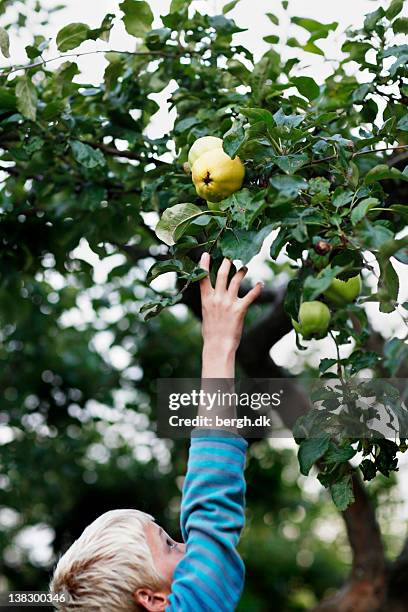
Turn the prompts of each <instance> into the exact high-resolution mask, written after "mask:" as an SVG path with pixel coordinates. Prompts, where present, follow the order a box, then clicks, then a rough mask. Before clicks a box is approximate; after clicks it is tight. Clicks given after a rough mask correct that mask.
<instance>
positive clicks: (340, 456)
mask: <svg viewBox="0 0 408 612" xmlns="http://www.w3.org/2000/svg"><path fill="white" fill-rule="evenodd" d="M356 453H357V451H356V450H355V449H354V448H353V447H352V446H351V445H350V444H348V445H347V446H336V445H335V444H333V442H331V443H330V447H329V450H328V451H327V453H326V454H325V456H324V459H323V461H324V462H325V463H346V461H349V460H350V459H352V458H353V457H354V455H355V454H356Z"/></svg>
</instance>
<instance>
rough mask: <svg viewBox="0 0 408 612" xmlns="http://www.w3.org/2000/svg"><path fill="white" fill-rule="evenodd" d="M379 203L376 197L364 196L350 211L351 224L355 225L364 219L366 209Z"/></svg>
mask: <svg viewBox="0 0 408 612" xmlns="http://www.w3.org/2000/svg"><path fill="white" fill-rule="evenodd" d="M379 203H380V202H379V200H377V198H366V199H365V200H362V201H361V202H359V204H358V205H357V206H356V207H355V208H353V210H352V212H351V216H350V218H351V222H352V224H353V225H357V223H359V222H360V221H361V220H362V219H364V217H365V216H366V214H367V213H368V211H369V210H370V209H371V208H374V207H375V206H378V204H379Z"/></svg>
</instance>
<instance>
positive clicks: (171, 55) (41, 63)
mask: <svg viewBox="0 0 408 612" xmlns="http://www.w3.org/2000/svg"><path fill="white" fill-rule="evenodd" d="M99 53H118V54H121V55H135V56H140V57H150V56H152V57H169V58H175V57H180V53H163V51H118V50H115V49H95V50H94V51H83V52H81V53H63V54H62V55H58V56H56V57H51V58H50V59H42V60H41V61H38V62H32V63H31V64H19V65H18V66H12V67H11V68H8V69H6V70H0V76H9V75H10V74H13V73H14V72H18V71H19V70H30V69H31V68H38V67H39V66H46V64H49V63H51V62H56V61H58V60H62V59H65V58H68V57H83V56H84V55H95V54H99ZM186 54H191V51H186Z"/></svg>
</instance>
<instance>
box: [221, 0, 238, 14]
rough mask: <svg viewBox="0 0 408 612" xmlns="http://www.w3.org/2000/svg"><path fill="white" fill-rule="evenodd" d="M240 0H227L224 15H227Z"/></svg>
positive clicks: (223, 10)
mask: <svg viewBox="0 0 408 612" xmlns="http://www.w3.org/2000/svg"><path fill="white" fill-rule="evenodd" d="M239 1H240V0H232V1H231V2H227V4H226V5H225V6H224V8H223V9H222V12H223V14H224V15H227V14H228V13H229V12H230V11H232V10H233V9H234V8H235V7H236V6H237V4H238V2H239Z"/></svg>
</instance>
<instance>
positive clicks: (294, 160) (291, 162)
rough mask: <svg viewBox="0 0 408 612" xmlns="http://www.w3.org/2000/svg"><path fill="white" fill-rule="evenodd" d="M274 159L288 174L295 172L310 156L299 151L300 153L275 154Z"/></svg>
mask: <svg viewBox="0 0 408 612" xmlns="http://www.w3.org/2000/svg"><path fill="white" fill-rule="evenodd" d="M272 161H273V162H274V163H275V164H276V165H277V166H278V167H279V168H280V169H281V170H283V172H286V174H295V172H297V171H298V170H300V168H302V166H304V165H305V164H306V163H307V162H308V161H309V157H308V155H307V154H306V153H299V154H298V155H274V156H273V157H272Z"/></svg>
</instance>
